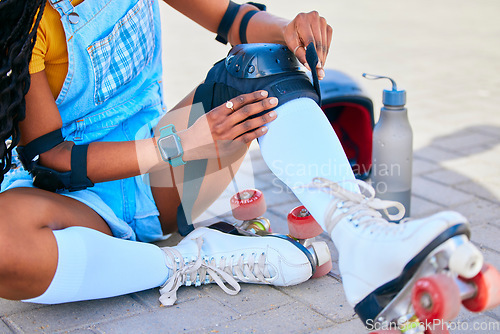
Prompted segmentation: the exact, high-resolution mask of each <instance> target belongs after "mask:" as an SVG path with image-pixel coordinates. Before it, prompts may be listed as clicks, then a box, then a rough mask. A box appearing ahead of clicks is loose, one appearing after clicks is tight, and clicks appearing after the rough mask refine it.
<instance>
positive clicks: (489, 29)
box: [0, 0, 500, 334]
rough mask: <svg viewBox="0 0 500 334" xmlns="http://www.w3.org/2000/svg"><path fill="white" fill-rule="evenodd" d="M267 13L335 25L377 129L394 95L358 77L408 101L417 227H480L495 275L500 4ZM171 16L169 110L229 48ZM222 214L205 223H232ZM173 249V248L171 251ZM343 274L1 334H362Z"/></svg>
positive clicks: (275, 194)
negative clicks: (315, 15)
mask: <svg viewBox="0 0 500 334" xmlns="http://www.w3.org/2000/svg"><path fill="white" fill-rule="evenodd" d="M267 5H268V10H269V11H271V12H273V13H277V14H280V15H282V16H284V17H287V18H293V17H294V14H296V13H298V12H300V11H305V12H307V11H311V10H318V11H319V12H320V13H321V15H323V16H324V17H326V18H327V20H328V21H329V23H330V24H331V25H332V26H333V27H334V29H335V35H334V42H333V45H332V49H331V53H330V56H329V59H328V62H327V64H326V67H328V68H334V69H340V70H342V71H344V72H346V73H347V74H349V75H351V76H353V77H355V78H357V79H359V82H360V83H361V84H362V86H363V87H364V88H365V89H366V91H367V92H368V94H369V95H370V97H371V98H372V99H373V101H374V104H375V110H376V114H377V116H378V111H377V110H379V109H380V106H381V92H382V89H384V88H388V84H387V83H385V82H377V81H375V82H374V81H362V80H363V79H362V78H361V73H363V72H368V73H375V74H383V75H389V76H392V77H393V78H394V79H396V80H397V83H398V86H399V87H400V88H404V89H406V90H407V92H408V104H407V106H408V109H409V115H410V122H411V124H412V127H413V131H414V166H413V174H414V175H413V176H414V178H413V192H412V216H413V217H423V216H426V215H429V214H432V213H435V212H438V211H441V210H445V209H452V210H456V211H459V212H461V213H463V214H464V215H465V216H466V217H468V218H469V220H470V222H471V224H472V241H473V242H474V243H475V244H476V245H477V246H479V247H480V249H481V251H482V252H483V254H484V256H485V259H486V261H487V262H490V263H492V264H494V265H495V266H496V267H497V268H500V242H499V240H500V219H499V218H498V217H499V216H500V200H499V199H500V108H499V105H500V76H499V74H500V21H499V20H498V15H499V14H500V2H498V1H495V0H478V1H464V0H454V1H451V0H442V1H431V0H420V1H411V2H410V1H395V0H392V1H391V0H378V1H370V0H358V1H338V0H329V1H325V0H323V1H319V0H309V1H285V0H268V1H267ZM162 10H163V12H164V30H165V36H164V59H165V62H164V63H165V65H164V67H165V82H164V84H165V90H166V101H167V103H168V105H169V107H171V106H173V105H174V104H175V103H176V102H177V101H179V100H180V99H181V98H182V97H183V96H184V95H186V94H187V93H188V92H190V91H191V90H192V89H193V88H194V87H195V86H196V84H198V83H199V82H200V81H201V80H203V78H204V76H205V74H206V72H207V71H208V69H209V68H210V67H211V65H212V64H213V63H214V62H216V61H217V60H218V59H220V58H222V57H224V56H225V54H226V53H227V51H228V47H225V46H223V45H220V44H219V43H217V42H215V41H214V40H213V39H214V36H213V34H210V33H208V32H206V31H204V30H203V29H202V28H199V27H197V26H195V25H194V24H192V23H190V22H189V20H188V19H186V18H185V17H183V16H181V15H180V14H177V13H175V12H173V11H172V10H171V9H169V8H166V6H162ZM249 160H250V164H249V163H248V162H247V163H246V164H245V165H244V166H243V169H242V171H241V172H240V173H239V174H238V175H239V177H241V178H242V180H245V179H250V180H253V181H252V182H254V183H255V186H257V187H259V188H260V189H261V190H262V191H263V192H264V194H265V196H266V198H267V202H268V212H267V214H266V216H267V217H268V218H269V219H271V221H272V224H273V226H274V229H275V231H277V232H286V214H287V213H288V211H289V210H290V209H291V208H293V207H295V206H297V205H299V204H300V203H299V202H298V201H297V200H296V198H295V197H294V196H293V195H292V194H291V193H290V192H287V191H283V188H282V185H281V184H280V183H279V182H278V181H277V180H276V179H275V178H274V176H273V175H272V173H271V172H270V171H269V170H268V168H267V166H266V165H265V163H264V162H263V160H262V158H261V156H260V153H259V151H258V148H257V147H252V150H251V152H250V155H249ZM249 165H251V166H252V168H249V167H248V166H249ZM242 182H246V181H242ZM224 201H226V199H224V198H223V199H221V201H220V202H219V204H220V203H222V204H220V205H222V207H223V206H224V205H225V204H224V203H226V202H224ZM217 205H218V204H216V205H215V206H214V207H213V208H211V210H209V212H208V213H207V215H208V216H210V214H217V215H224V212H223V209H220V207H221V206H217ZM226 216H227V215H226ZM178 240H179V238H178V236H176V235H174V236H173V237H172V238H171V239H170V240H168V241H167V244H168V243H174V244H175V243H176V242H177V241H178ZM337 274H338V272H337V271H336V266H335V265H334V271H333V272H332V274H331V275H327V276H325V277H322V278H319V279H315V280H310V281H308V282H306V283H304V284H301V285H298V286H294V287H286V288H275V287H268V286H255V285H243V286H242V291H241V292H240V293H239V294H238V295H237V296H229V295H226V294H225V293H224V292H222V290H220V289H219V288H218V287H217V286H205V287H201V288H193V287H189V288H187V287H183V288H181V289H180V290H179V293H178V301H177V304H176V305H175V306H173V307H169V308H165V307H160V305H159V302H158V290H157V289H151V290H148V291H143V292H139V293H134V294H131V295H127V296H121V297H116V298H110V299H105V300H95V301H87V302H78V303H69V304H62V305H53V306H45V305H37V304H28V303H22V302H13V301H7V300H2V299H0V319H1V321H0V333H11V332H14V333H61V332H64V333H181V332H182V333H321V334H324V333H364V332H366V331H365V329H364V328H363V326H362V324H361V322H360V321H359V319H358V318H357V317H356V315H355V314H354V312H353V310H352V308H351V307H350V306H349V305H348V303H347V302H346V300H345V297H344V294H343V289H342V285H341V283H340V282H339V280H338V275H337ZM367 275H369V273H367ZM453 326H454V327H453V328H454V330H452V333H499V332H500V308H496V309H493V310H490V311H487V312H484V313H480V314H473V313H468V312H465V311H464V310H462V312H461V313H460V316H459V318H458V319H457V320H456V321H455V322H454V323H453Z"/></svg>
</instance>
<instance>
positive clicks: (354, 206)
mask: <svg viewBox="0 0 500 334" xmlns="http://www.w3.org/2000/svg"><path fill="white" fill-rule="evenodd" d="M348 182H350V183H354V184H356V185H357V186H358V187H359V189H360V193H355V192H352V191H349V190H347V189H345V188H343V187H342V186H341V185H340V184H341V183H337V182H333V181H330V180H328V179H325V178H322V177H316V178H314V179H313V182H312V183H310V184H308V185H306V186H304V188H316V189H319V190H321V191H323V192H326V193H327V194H329V195H331V196H332V197H333V198H334V199H333V200H332V201H331V202H330V205H329V206H328V208H327V210H326V214H325V225H326V228H327V230H328V232H329V233H330V234H331V233H332V230H333V229H334V227H335V226H336V225H337V223H338V222H339V221H340V220H342V219H343V218H344V217H347V219H348V220H349V221H351V222H352V223H353V224H354V225H355V226H359V225H361V227H363V228H370V232H374V231H375V228H377V230H379V229H381V228H382V229H383V230H385V232H386V233H391V232H392V233H396V230H399V229H402V228H404V224H388V222H387V220H385V219H384V218H383V217H382V214H381V213H380V212H379V211H378V210H382V211H383V212H384V213H385V214H386V215H387V217H388V218H389V219H390V220H400V219H401V218H403V216H404V214H405V208H404V206H403V205H402V204H401V203H399V202H396V201H387V200H381V199H379V198H375V189H373V187H372V186H370V185H369V184H368V183H366V182H363V181H360V180H349V181H344V182H342V183H348ZM364 194H367V195H364ZM389 208H396V209H397V210H398V212H397V213H396V214H390V213H389V211H388V209H389ZM336 212H339V213H338V214H335V213H336Z"/></svg>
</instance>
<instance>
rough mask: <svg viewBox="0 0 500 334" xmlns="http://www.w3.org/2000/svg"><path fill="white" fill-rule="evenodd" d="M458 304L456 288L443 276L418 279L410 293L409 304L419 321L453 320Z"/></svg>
mask: <svg viewBox="0 0 500 334" xmlns="http://www.w3.org/2000/svg"><path fill="white" fill-rule="evenodd" d="M460 302H461V298H460V290H459V289H458V286H457V285H456V284H455V282H454V281H453V279H452V278H450V277H448V276H446V275H444V274H437V275H433V276H428V277H422V278H420V279H419V280H418V281H417V282H416V283H415V285H414V286H413V289H412V291H411V303H412V305H413V308H414V309H415V314H416V315H417V317H418V318H419V319H420V321H425V320H427V321H431V322H432V321H433V320H436V319H442V320H451V319H454V318H456V317H457V315H458V313H459V312H460Z"/></svg>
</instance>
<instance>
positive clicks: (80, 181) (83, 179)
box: [69, 144, 94, 191]
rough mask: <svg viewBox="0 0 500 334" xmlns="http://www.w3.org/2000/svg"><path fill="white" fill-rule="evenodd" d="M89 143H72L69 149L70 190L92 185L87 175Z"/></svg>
mask: <svg viewBox="0 0 500 334" xmlns="http://www.w3.org/2000/svg"><path fill="white" fill-rule="evenodd" d="M88 148H89V145H88V144H86V145H73V148H72V149H71V177H70V188H69V190H70V191H77V190H82V189H86V188H88V187H92V186H93V185H94V184H93V183H92V181H90V179H89V178H88V177H87V151H88Z"/></svg>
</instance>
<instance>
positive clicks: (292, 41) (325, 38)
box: [284, 11, 333, 79]
mask: <svg viewBox="0 0 500 334" xmlns="http://www.w3.org/2000/svg"><path fill="white" fill-rule="evenodd" d="M332 36H333V29H332V27H330V26H329V25H328V23H327V22H326V19H325V18H324V17H321V16H320V15H319V13H318V12H316V11H312V12H310V13H300V14H298V15H297V16H296V17H295V19H294V20H293V21H292V22H290V24H288V26H287V27H286V29H285V36H284V38H285V42H286V44H287V46H288V48H289V49H290V50H291V51H293V53H294V54H295V56H296V57H297V59H298V60H299V61H300V62H301V63H302V64H304V66H306V67H307V69H309V70H311V69H310V68H309V65H308V64H307V60H306V49H305V48H306V47H307V46H308V45H309V44H310V43H313V45H314V46H315V48H316V52H317V53H318V58H319V62H318V66H317V68H316V70H317V72H318V76H319V78H320V79H322V78H323V77H324V70H323V65H324V64H325V62H326V58H327V56H328V51H329V49H330V45H331V39H332Z"/></svg>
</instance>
